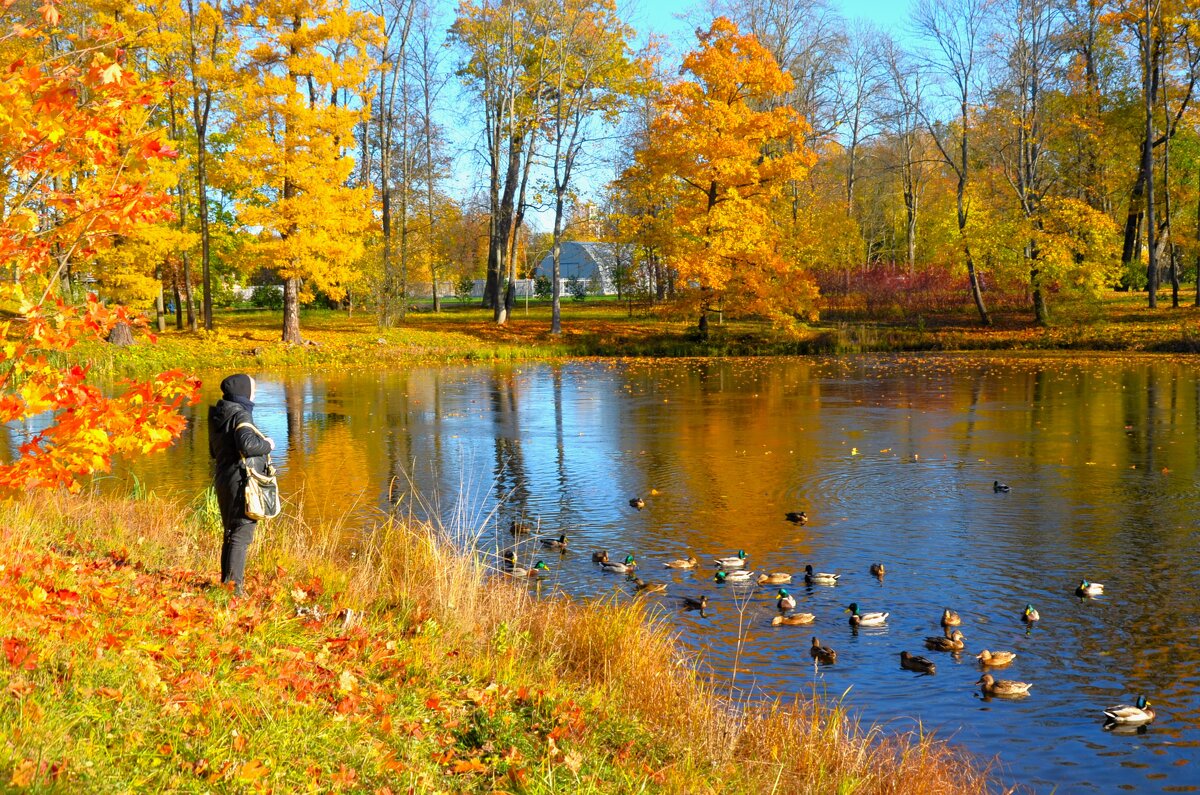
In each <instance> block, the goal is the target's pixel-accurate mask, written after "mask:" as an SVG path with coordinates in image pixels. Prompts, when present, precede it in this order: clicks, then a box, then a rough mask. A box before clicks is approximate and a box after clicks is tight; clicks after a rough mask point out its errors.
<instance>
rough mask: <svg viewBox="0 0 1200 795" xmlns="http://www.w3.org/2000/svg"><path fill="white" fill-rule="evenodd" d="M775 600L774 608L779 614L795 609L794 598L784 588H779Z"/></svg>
mask: <svg viewBox="0 0 1200 795" xmlns="http://www.w3.org/2000/svg"><path fill="white" fill-rule="evenodd" d="M775 598H776V601H775V606H776V607H778V608H779V612H780V613H786V612H787V611H789V610H795V609H796V597H794V596H792V595H791V594H790V593H788V592H787V589H786V588H780V589H779V593H777V594H775Z"/></svg>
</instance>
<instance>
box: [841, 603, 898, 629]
mask: <svg viewBox="0 0 1200 795" xmlns="http://www.w3.org/2000/svg"><path fill="white" fill-rule="evenodd" d="M846 612H847V613H849V614H850V626H852V627H882V626H884V625H885V624H887V619H888V616H889V615H891V614H890V613H881V612H875V613H861V612H859V610H858V602H851V603H850V606H849V607H847V608H846Z"/></svg>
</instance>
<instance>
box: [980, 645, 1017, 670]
mask: <svg viewBox="0 0 1200 795" xmlns="http://www.w3.org/2000/svg"><path fill="white" fill-rule="evenodd" d="M975 659H976V660H979V664H980V665H986V666H989V667H992V668H999V667H1000V666H1002V665H1008V664H1009V663H1010V662H1012V661H1013V660H1015V659H1017V653H1016V652H1015V651H988V650H987V649H984V650H983V651H981V652H979V654H977V655H975Z"/></svg>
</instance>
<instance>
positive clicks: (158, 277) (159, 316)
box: [154, 262, 167, 334]
mask: <svg viewBox="0 0 1200 795" xmlns="http://www.w3.org/2000/svg"><path fill="white" fill-rule="evenodd" d="M154 280H155V281H156V282H158V292H157V293H156V294H155V296H154V327H155V328H157V329H158V331H159V333H160V334H161V333H162V332H164V331H166V330H167V312H166V308H165V307H164V306H163V266H162V263H161V262H160V263H159V264H158V265H155V266H154Z"/></svg>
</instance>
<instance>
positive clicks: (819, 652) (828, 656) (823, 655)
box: [808, 635, 837, 663]
mask: <svg viewBox="0 0 1200 795" xmlns="http://www.w3.org/2000/svg"><path fill="white" fill-rule="evenodd" d="M808 653H809V654H811V655H812V656H813V659H815V660H817V661H819V662H823V663H831V662H837V652H836V651H834V650H833V649H831V648H829V647H828V646H822V645H821V641H819V640H817V638H816V636H815V635H814V636H813V639H812V646H811V647H810V648H809V651H808Z"/></svg>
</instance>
